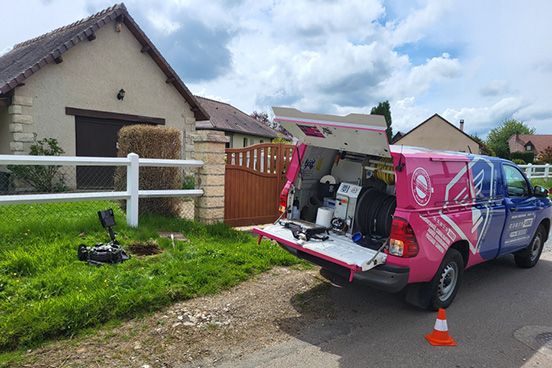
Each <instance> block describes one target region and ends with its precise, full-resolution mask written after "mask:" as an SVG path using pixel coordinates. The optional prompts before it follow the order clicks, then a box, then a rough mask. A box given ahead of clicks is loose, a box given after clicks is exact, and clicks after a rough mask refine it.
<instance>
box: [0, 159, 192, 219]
mask: <svg viewBox="0 0 552 368" xmlns="http://www.w3.org/2000/svg"><path fill="white" fill-rule="evenodd" d="M0 165H59V166H71V165H78V166H126V167H127V188H126V191H111V192H88V191H87V192H76V193H48V194H21V195H18V194H15V195H0V205H9V204H28V203H55V202H79V201H96V200H114V199H124V200H126V201H127V206H126V207H127V223H128V224H129V225H130V226H138V198H139V197H150V198H152V197H199V196H202V195H203V190H202V189H187V190H186V189H183V190H176V189H171V190H139V189H138V178H139V173H140V166H155V167H179V168H196V167H202V166H203V161H198V160H162V159H151V158H139V157H138V155H137V154H135V153H130V154H129V155H128V156H127V157H126V158H113V157H74V156H26V155H0Z"/></svg>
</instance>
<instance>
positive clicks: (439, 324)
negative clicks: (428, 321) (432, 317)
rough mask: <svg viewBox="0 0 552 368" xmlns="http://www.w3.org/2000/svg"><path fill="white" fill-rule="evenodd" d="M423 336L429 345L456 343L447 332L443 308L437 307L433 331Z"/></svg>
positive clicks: (451, 344)
mask: <svg viewBox="0 0 552 368" xmlns="http://www.w3.org/2000/svg"><path fill="white" fill-rule="evenodd" d="M424 336H425V338H426V339H427V341H429V343H430V344H431V345H436V346H443V345H444V346H456V343H455V342H454V340H453V339H452V337H450V336H449V334H448V326H447V317H446V316H445V310H444V309H443V308H441V309H439V313H437V320H436V321H435V327H433V333H430V334H429V335H424Z"/></svg>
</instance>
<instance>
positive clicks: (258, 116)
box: [249, 111, 274, 128]
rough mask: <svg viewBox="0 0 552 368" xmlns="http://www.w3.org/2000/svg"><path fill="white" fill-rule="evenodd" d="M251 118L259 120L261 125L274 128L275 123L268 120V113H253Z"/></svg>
mask: <svg viewBox="0 0 552 368" xmlns="http://www.w3.org/2000/svg"><path fill="white" fill-rule="evenodd" d="M249 116H251V117H252V118H253V119H255V120H257V121H258V122H259V123H263V124H264V125H266V126H269V127H271V128H274V127H273V123H271V122H270V120H269V119H268V114H267V113H266V112H257V111H253V112H252V113H251V115H249Z"/></svg>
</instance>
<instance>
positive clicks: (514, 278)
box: [221, 234, 552, 368]
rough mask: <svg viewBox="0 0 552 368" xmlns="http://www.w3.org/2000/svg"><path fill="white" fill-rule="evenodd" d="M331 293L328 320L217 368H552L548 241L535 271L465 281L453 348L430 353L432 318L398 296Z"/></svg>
mask: <svg viewBox="0 0 552 368" xmlns="http://www.w3.org/2000/svg"><path fill="white" fill-rule="evenodd" d="M551 236H552V234H551ZM330 293H331V297H332V299H333V302H334V305H335V310H334V313H335V314H334V315H333V316H332V318H330V319H321V320H320V322H319V323H317V324H314V325H311V326H309V327H308V328H306V329H305V328H303V329H301V330H299V331H289V334H290V339H289V340H288V341H286V342H284V343H280V344H277V345H273V346H269V347H267V348H265V349H262V350H260V351H257V352H255V353H253V354H250V355H246V356H244V357H242V358H241V359H239V360H236V361H233V362H231V363H228V364H225V365H222V366H221V367H226V368H230V367H261V366H262V367H288V368H291V367H324V368H332V367H454V368H460V367H552V240H549V241H548V242H547V243H546V245H545V252H543V254H542V257H541V260H540V261H539V263H538V264H537V265H536V266H535V267H534V268H532V269H520V268H518V267H517V266H516V265H515V263H514V260H513V256H506V257H503V258H500V259H498V260H495V261H491V262H487V263H485V264H481V265H478V266H475V267H473V268H471V269H468V270H467V271H466V272H465V273H464V282H463V284H462V287H461V289H460V291H459V293H458V295H457V297H456V299H455V301H454V303H453V304H452V305H451V306H450V307H449V308H448V309H447V310H446V315H447V323H448V328H449V334H450V336H451V337H452V338H453V339H454V340H455V342H456V343H457V344H458V346H456V347H449V346H431V345H430V344H429V343H428V342H427V341H426V339H425V338H424V335H425V334H429V333H431V332H432V331H433V326H434V324H435V319H436V316H437V313H436V312H428V311H425V310H421V309H418V308H416V307H413V306H411V305H409V304H407V303H406V302H405V301H404V295H403V294H401V293H399V294H388V293H384V292H379V291H377V290H373V289H370V288H366V287H362V286H359V285H355V284H349V283H346V282H345V283H341V282H339V284H336V285H334V286H333V287H332V288H331V289H330Z"/></svg>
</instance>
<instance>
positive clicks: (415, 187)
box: [411, 167, 433, 206]
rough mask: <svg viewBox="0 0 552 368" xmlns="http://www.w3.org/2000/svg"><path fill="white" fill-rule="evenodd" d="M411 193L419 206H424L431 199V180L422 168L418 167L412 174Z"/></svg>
mask: <svg viewBox="0 0 552 368" xmlns="http://www.w3.org/2000/svg"><path fill="white" fill-rule="evenodd" d="M411 187H412V193H413V196H414V200H415V201H416V203H418V204H419V205H420V206H426V205H427V204H428V203H429V200H430V199H431V192H432V191H433V188H432V187H431V179H430V178H429V174H428V173H427V171H426V170H425V169H424V168H423V167H418V168H417V169H416V170H414V173H413V174H412V185H411Z"/></svg>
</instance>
